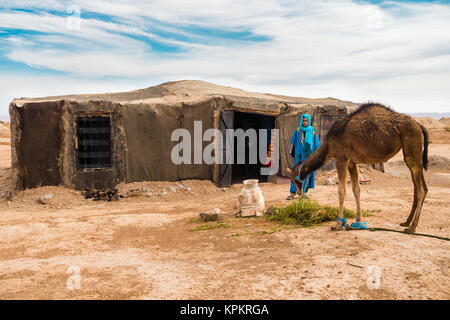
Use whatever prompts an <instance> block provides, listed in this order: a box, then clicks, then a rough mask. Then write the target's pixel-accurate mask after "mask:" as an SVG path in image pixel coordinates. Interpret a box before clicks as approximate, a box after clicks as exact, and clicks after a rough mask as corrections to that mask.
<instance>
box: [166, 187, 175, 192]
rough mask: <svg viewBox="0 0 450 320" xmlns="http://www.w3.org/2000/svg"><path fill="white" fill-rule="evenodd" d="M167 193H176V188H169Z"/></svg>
mask: <svg viewBox="0 0 450 320" xmlns="http://www.w3.org/2000/svg"><path fill="white" fill-rule="evenodd" d="M167 191H169V192H174V191H176V190H175V188H172V187H168V188H167Z"/></svg>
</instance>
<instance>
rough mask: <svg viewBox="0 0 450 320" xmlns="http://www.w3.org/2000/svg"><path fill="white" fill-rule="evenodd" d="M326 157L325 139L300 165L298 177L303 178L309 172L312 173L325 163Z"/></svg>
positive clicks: (326, 146) (326, 145)
mask: <svg viewBox="0 0 450 320" xmlns="http://www.w3.org/2000/svg"><path fill="white" fill-rule="evenodd" d="M327 159H328V142H327V141H325V142H324V143H323V144H322V145H321V146H320V147H319V149H317V150H316V151H315V152H314V153H313V154H312V155H310V156H309V157H308V159H306V161H305V162H304V163H303V166H302V167H301V171H300V179H302V180H304V179H305V178H306V177H307V176H308V175H309V174H310V173H313V172H314V171H316V170H317V169H319V168H320V167H322V166H323V165H324V164H325V161H326V160H327Z"/></svg>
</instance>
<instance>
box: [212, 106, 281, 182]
mask: <svg viewBox="0 0 450 320" xmlns="http://www.w3.org/2000/svg"><path fill="white" fill-rule="evenodd" d="M274 127H275V117H273V116H266V115H260V114H254V113H245V112H237V111H222V113H221V119H220V130H221V132H222V135H223V137H226V135H225V130H226V129H234V130H235V131H236V130H238V129H242V130H244V132H245V131H247V130H248V129H254V130H256V137H257V142H256V146H254V147H255V148H253V149H252V148H251V146H250V145H249V142H250V141H249V138H248V137H246V138H245V163H244V164H238V163H237V149H238V139H237V138H236V137H235V138H234V152H233V156H234V159H233V160H234V161H233V162H234V163H233V164H230V162H229V161H227V162H226V163H224V164H221V165H220V167H219V185H221V186H229V185H231V184H232V183H240V182H242V181H243V180H246V179H258V180H259V181H261V182H264V181H267V179H268V176H263V175H261V174H260V169H261V167H262V166H264V165H265V163H260V160H259V134H258V133H259V129H267V130H268V131H267V147H269V145H270V141H271V129H273V128H274ZM224 145H225V143H224ZM224 148H225V147H224ZM250 150H254V151H256V159H257V160H256V163H250ZM221 152H222V153H223V154H225V152H226V150H225V149H224V150H221ZM264 152H265V153H266V154H267V150H264ZM228 160H230V159H228Z"/></svg>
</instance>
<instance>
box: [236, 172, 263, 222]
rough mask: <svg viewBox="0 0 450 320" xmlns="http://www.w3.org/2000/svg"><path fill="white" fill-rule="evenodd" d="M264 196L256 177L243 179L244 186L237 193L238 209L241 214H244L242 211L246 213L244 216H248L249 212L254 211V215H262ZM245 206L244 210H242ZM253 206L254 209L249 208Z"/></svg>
mask: <svg viewBox="0 0 450 320" xmlns="http://www.w3.org/2000/svg"><path fill="white" fill-rule="evenodd" d="M264 207H265V202H264V196H263V192H262V191H261V189H260V188H259V186H258V180H257V179H249V180H244V187H243V188H242V190H241V193H240V194H239V210H240V211H241V214H242V216H244V211H245V213H247V214H246V215H245V216H250V214H249V213H250V212H254V214H251V215H256V216H262V215H263V213H264ZM244 208H245V210H243V209H244ZM250 208H254V210H249V209H250Z"/></svg>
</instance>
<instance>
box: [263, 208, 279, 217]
mask: <svg viewBox="0 0 450 320" xmlns="http://www.w3.org/2000/svg"><path fill="white" fill-rule="evenodd" d="M266 213H267V214H268V215H270V216H271V215H274V214H276V213H277V208H276V207H275V206H270V207H269V208H268V209H267V211H266Z"/></svg>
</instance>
